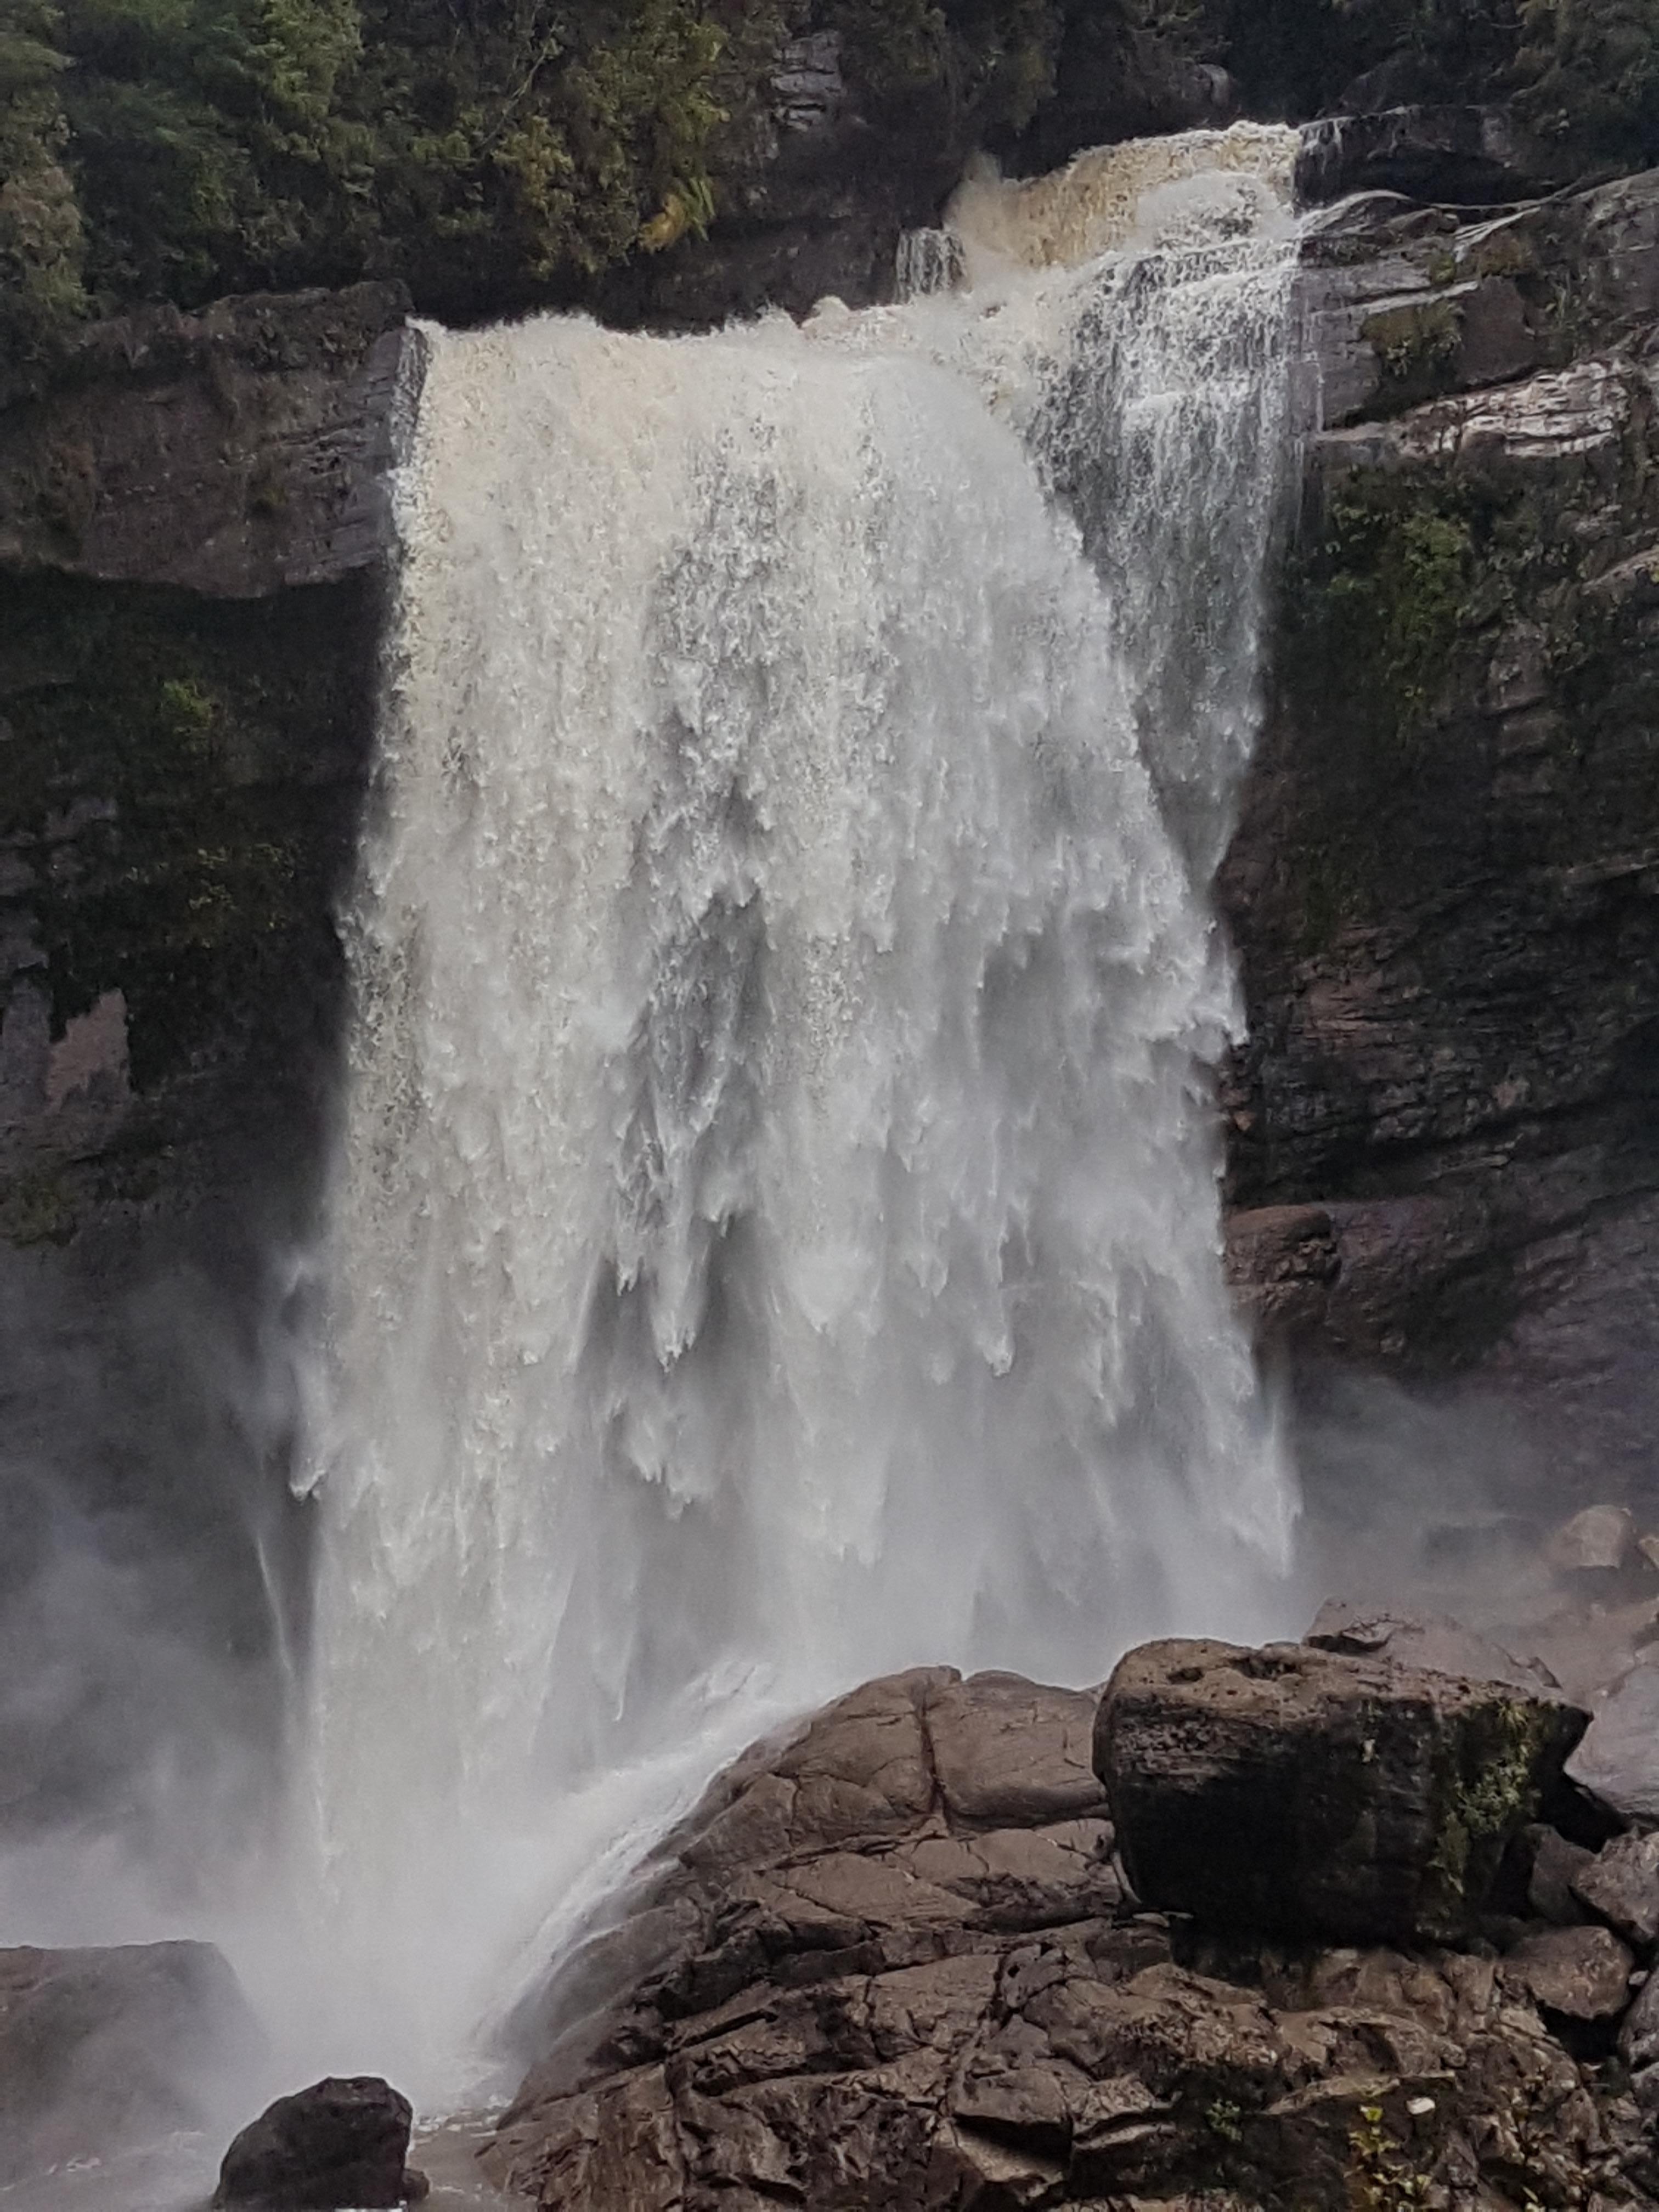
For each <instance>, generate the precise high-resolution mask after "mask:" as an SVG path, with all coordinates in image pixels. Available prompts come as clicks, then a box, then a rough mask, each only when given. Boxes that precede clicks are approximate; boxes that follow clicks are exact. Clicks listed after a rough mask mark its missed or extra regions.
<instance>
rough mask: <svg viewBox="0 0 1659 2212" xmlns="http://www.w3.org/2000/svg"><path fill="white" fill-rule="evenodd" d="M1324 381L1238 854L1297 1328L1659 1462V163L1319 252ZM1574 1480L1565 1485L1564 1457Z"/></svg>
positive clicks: (1397, 212)
mask: <svg viewBox="0 0 1659 2212" xmlns="http://www.w3.org/2000/svg"><path fill="white" fill-rule="evenodd" d="M1305 297H1306V301H1307V306H1308V313H1309V318H1310V322H1309V328H1310V343H1311V349H1312V352H1313V355H1314V357H1315V359H1316V362H1317V364H1318V368H1319V372H1320V377H1321V382H1322V393H1323V408H1322V422H1323V426H1324V427H1323V428H1322V430H1321V431H1320V432H1319V433H1318V434H1317V435H1315V436H1314V437H1313V438H1311V439H1310V441H1309V444H1308V448H1307V465H1306V473H1305V495H1304V517H1303V521H1302V526H1301V530H1300V532H1299V534H1298V537H1297V542H1296V544H1295V545H1294V546H1293V548H1292V550H1291V557H1290V560H1289V562H1288V566H1287V574H1286V579H1285V592H1284V598H1283V605H1282V616H1281V621H1280V625H1279V635H1278V638H1277V641H1276V656H1275V658H1276V665H1275V675H1274V684H1273V700H1272V706H1271V711H1270V714H1269V717H1268V722H1267V731H1266V733H1265V736H1264V740H1263V743H1262V745H1261V750H1260V752H1259V755H1258V757H1257V761H1256V763H1255V769H1254V771H1253V773H1252V776H1251V779H1250V782H1249V788H1248V791H1247V793H1246V796H1245V801H1244V807H1243V818H1242V820H1241V823H1240V825H1239V829H1238V833H1237V837H1236V839H1235V842H1234V844H1233V848H1232V850H1231V854H1230V855H1229V857H1228V860H1227V861H1226V864H1225V868H1224V870H1223V873H1222V878H1221V886H1220V889H1221V898H1222V904H1223V908H1224V910H1225V913H1226V915H1227V917H1228V920H1229V922H1230V924H1231V928H1232V931H1233V933H1234V937H1235V940H1236V942H1237V945H1238V947H1239V951H1240V956H1241V958H1242V960H1243V971H1244V980H1245V988H1246V994H1247V999H1248V1003H1249V1020H1250V1036H1249V1042H1248V1043H1247V1044H1246V1046H1245V1047H1244V1048H1243V1051H1242V1052H1241V1053H1240V1054H1239V1055H1238V1057H1237V1061H1236V1063H1235V1065H1234V1066H1233V1067H1232V1069H1231V1073H1230V1075H1229V1078H1228V1080H1227V1082H1226V1085H1225V1103H1226V1109H1227V1113H1228V1117H1229V1123H1230V1158H1229V1188H1230V1196H1231V1203H1232V1208H1233V1212H1232V1218H1231V1250H1232V1255H1233V1264H1234V1267H1235V1272H1236V1275H1237V1279H1238V1280H1239V1282H1240V1284H1241V1286H1242V1287H1243V1288H1244V1290H1245V1291H1246V1295H1247V1297H1249V1299H1250V1300H1251V1301H1252V1302H1253V1303H1254V1304H1255V1308H1256V1310H1257V1311H1258V1312H1259V1314H1260V1315H1261V1319H1262V1322H1263V1324H1264V1327H1265V1328H1266V1330H1267V1333H1268V1334H1269V1335H1270V1337H1273V1338H1274V1339H1276V1340H1279V1342H1280V1343H1282V1344H1286V1345H1289V1346H1293V1347H1294V1348H1295V1350H1296V1352H1297V1354H1298V1355H1299V1356H1301V1357H1302V1358H1304V1359H1305V1358H1307V1357H1308V1356H1309V1355H1310V1354H1312V1355H1315V1356H1317V1355H1318V1354H1320V1353H1324V1354H1328V1356H1329V1357H1330V1358H1334V1359H1339V1360H1351V1361H1360V1362H1364V1363H1370V1364H1376V1365H1380V1366H1383V1367H1385V1368H1389V1369H1392V1370H1396V1371H1405V1372H1408V1373H1413V1374H1417V1375H1425V1374H1441V1375H1443V1374H1445V1373H1447V1372H1449V1371H1452V1370H1457V1371H1462V1372H1464V1373H1468V1372H1470V1371H1472V1370H1473V1371H1477V1372H1479V1373H1481V1374H1483V1375H1485V1376H1488V1377H1490V1378H1491V1379H1492V1381H1493V1383H1502V1385H1503V1387H1504V1389H1508V1390H1510V1391H1513V1392H1516V1393H1518V1394H1520V1395H1521V1396H1522V1398H1523V1399H1524V1401H1525V1402H1526V1403H1527V1404H1528V1407H1529V1409H1530V1410H1531V1411H1532V1412H1533V1413H1534V1414H1535V1415H1536V1417H1537V1418H1538V1419H1540V1420H1541V1421H1543V1422H1545V1423H1546V1424H1547V1425H1548V1428H1549V1431H1550V1434H1551V1439H1552V1449H1553V1452H1554V1453H1555V1454H1556V1455H1557V1456H1558V1458H1559V1456H1560V1455H1565V1460H1566V1463H1567V1465H1568V1467H1569V1468H1571V1467H1574V1466H1576V1467H1577V1468H1578V1469H1580V1470H1581V1471H1582V1472H1583V1474H1585V1475H1586V1476H1589V1474H1590V1472H1591V1470H1592V1469H1594V1468H1595V1466H1596V1465H1597V1464H1598V1462H1600V1463H1601V1464H1603V1465H1605V1464H1606V1463H1607V1462H1608V1460H1609V1459H1612V1460H1613V1461H1616V1462H1617V1463H1618V1464H1619V1466H1620V1468H1621V1469H1622V1471H1623V1474H1624V1477H1625V1479H1626V1480H1629V1479H1631V1478H1632V1476H1634V1475H1636V1474H1638V1471H1639V1468H1640V1465H1641V1461H1642V1440H1643V1438H1644V1435H1645V1434H1646V1433H1647V1431H1649V1429H1650V1424H1651V1419H1652V1415H1653V1412H1654V1410H1655V1409H1654V1405H1653V1400H1652V1396H1651V1390H1652V1383H1651V1377H1650V1363H1649V1361H1648V1359H1647V1357H1646V1354H1645V1352H1644V1350H1643V1346H1644V1343H1645V1342H1648V1341H1650V1332H1651V1328H1652V1324H1653V1319H1654V1316H1653V1312H1652V1309H1651V1304H1650V1300H1651V1297H1652V1291H1651V1287H1650V1267H1649V1266H1648V1264H1647V1261H1646V1257H1645V1255H1646V1254H1647V1253H1648V1252H1649V1251H1650V1249H1651V1244H1650V1238H1651V1236H1652V1234H1653V1225H1654V1221H1655V1213H1654V1189H1655V1179H1654V1166H1655V1156H1654V1149H1653V1139H1652V1113H1651V1104H1650V1101H1651V1097H1652V1086H1653V1080H1654V1076H1653V1054H1654V1039H1655V1036H1656V1034H1659V1032H1656V1030H1655V1026H1654V1024H1655V1020H1656V1014H1659V1000H1656V980H1659V968H1656V960H1659V933H1656V920H1659V915H1656V908H1655V906H1654V890H1655V886H1656V876H1655V868H1656V862H1659V782H1656V778H1655V754H1654V750H1653V729H1654V715H1655V706H1656V698H1659V690H1656V686H1659V659H1656V647H1659V627H1656V612H1655V610H1656V606H1659V601H1656V599H1655V596H1654V594H1655V591H1656V586H1655V584H1654V580H1653V579H1654V575H1655V574H1656V572H1659V507H1656V503H1655V497H1654V491H1653V462H1654V459H1655V453H1656V447H1655V444H1654V438H1655V430H1654V400H1655V391H1656V383H1655V356H1654V351H1653V339H1654V336H1655V327H1656V319H1659V179H1656V178H1655V177H1654V176H1652V175H1651V174H1650V175H1647V176H1644V177H1640V178H1636V179H1625V180H1621V181H1620V182H1618V183H1615V184H1613V185H1607V186H1606V187H1603V188H1601V189H1598V190H1595V191H1589V192H1587V193H1582V194H1579V195H1576V196H1568V197H1565V198H1557V199H1554V200H1551V201H1547V202H1545V203H1543V204H1540V205H1538V206H1536V207H1534V208H1530V209H1528V210H1522V211H1521V212H1519V213H1516V214H1512V215H1507V216H1500V217H1498V218H1495V219H1483V220H1479V221H1475V222H1465V223H1459V222H1455V220H1454V219H1453V218H1452V217H1451V216H1449V215H1446V214H1443V213H1440V212H1437V211H1433V210H1418V209H1413V208H1411V207H1408V206H1406V205H1403V204H1399V203H1391V202H1389V201H1388V200H1386V199H1383V200H1375V201H1363V200H1362V201H1360V202H1357V203H1351V204H1349V206H1348V207H1347V208H1346V209H1345V210H1342V211H1341V212H1340V216H1339V218H1338V220H1336V221H1335V222H1334V223H1333V224H1332V225H1331V226H1330V227H1329V228H1327V229H1325V230H1324V231H1322V232H1321V233H1319V234H1316V236H1315V237H1314V238H1313V239H1312V240H1311V241H1310V248H1309V266H1308V270H1307V275H1306V284H1305ZM1569 1479H1570V1478H1569Z"/></svg>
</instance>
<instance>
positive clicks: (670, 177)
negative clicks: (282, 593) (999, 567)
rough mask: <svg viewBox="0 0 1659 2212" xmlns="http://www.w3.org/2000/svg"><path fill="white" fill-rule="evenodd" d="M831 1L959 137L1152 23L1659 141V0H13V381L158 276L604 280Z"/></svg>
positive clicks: (1196, 40) (1000, 122)
mask: <svg viewBox="0 0 1659 2212" xmlns="http://www.w3.org/2000/svg"><path fill="white" fill-rule="evenodd" d="M820 27H829V28H833V29H835V30H837V31H838V32H839V33H841V35H842V42H843V59H844V65H845V69H846V72H847V75H848V78H849V79H850V81H851V82H852V83H853V84H854V87H855V88H858V89H859V90H860V92H861V93H862V94H864V95H865V97H866V100H870V101H873V102H874V103H875V104H876V106H878V107H879V106H881V105H882V104H883V103H884V102H885V103H889V104H892V103H899V104H901V105H902V104H903V103H906V102H909V103H915V102H918V101H920V102H921V103H922V108H921V110H919V111H918V112H925V113H926V116H927V118H928V120H927V126H926V131H925V132H924V134H923V135H924V136H926V137H927V140H928V143H933V144H936V145H938V146H939V147H941V148H943V147H945V146H946V145H947V144H949V145H957V144H960V146H961V148H962V150H963V151H965V150H966V146H967V143H969V141H970V140H971V139H972V138H973V137H987V136H988V137H992V138H994V140H995V141H996V142H997V143H1000V144H1003V145H1004V146H1007V145H1009V144H1010V143H1013V142H1017V140H1018V133H1019V132H1020V131H1022V130H1023V129H1024V127H1025V125H1027V124H1028V123H1030V120H1031V118H1033V116H1034V115H1035V114H1036V111H1037V110H1038V108H1039V107H1040V106H1041V105H1042V102H1043V101H1044V100H1046V99H1047V98H1048V95H1049V94H1051V93H1052V91H1053V90H1054V65H1055V59H1056V57H1057V55H1058V54H1059V53H1060V51H1061V47H1062V44H1063V42H1064V41H1066V40H1068V39H1072V38H1073V37H1076V38H1079V39H1081V40H1082V44H1081V45H1080V46H1079V47H1078V49H1077V50H1078V52H1085V50H1086V51H1088V52H1097V53H1098V54H1100V55H1107V56H1109V55H1113V54H1116V55H1118V56H1119V57H1120V58H1121V56H1122V55H1123V54H1125V53H1127V51H1128V44H1127V43H1126V42H1132V40H1133V37H1134V36H1135V35H1137V34H1141V33H1151V34H1152V35H1153V36H1154V37H1156V38H1158V39H1159V40H1164V41H1165V42H1168V43H1172V44H1174V45H1175V46H1177V47H1179V48H1181V49H1182V50H1184V51H1185V52H1188V53H1190V54H1192V55H1194V56H1195V57H1198V58H1202V59H1206V60H1213V61H1220V62H1223V63H1225V64H1226V65H1227V66H1228V67H1230V68H1231V70H1233V71H1234V73H1235V75H1236V76H1237V78H1238V80H1239V82H1240V83H1241V85H1242V86H1243V90H1244V93H1245V95H1246V99H1247V101H1248V103H1249V106H1250V108H1251V110H1252V112H1258V113H1268V112H1279V113H1284V114H1286V115H1292V116H1296V115H1307V114H1310V113H1313V112H1316V111H1318V110H1319V109H1320V108H1321V107H1322V106H1326V105H1328V103H1329V102H1330V101H1331V100H1333V99H1334V97H1336V95H1337V94H1339V93H1340V91H1341V89H1342V88H1343V87H1344V86H1345V85H1346V84H1347V83H1348V82H1350V81H1351V80H1352V78H1353V77H1354V76H1356V75H1358V73H1360V72H1362V71H1364V70H1370V69H1374V68H1376V66H1377V65H1378V64H1383V63H1385V62H1386V63H1388V64H1389V67H1390V69H1391V70H1398V69H1401V68H1403V69H1404V70H1406V72H1407V78H1409V76H1410V73H1411V72H1412V71H1413V70H1416V71H1417V72H1418V75H1419V77H1420V79H1421V84H1420V86H1419V89H1420V90H1423V91H1425V92H1426V93H1427V94H1430V95H1431V96H1432V97H1435V98H1439V99H1458V98H1495V97H1506V96H1514V97H1516V100H1517V101H1518V103H1519V106H1520V107H1521V110H1522V113H1523V114H1524V116H1525V118H1527V119H1528V121H1529V122H1530V123H1531V124H1532V125H1533V126H1534V128H1535V129H1537V130H1539V131H1541V132H1544V133H1546V134H1547V135H1549V136H1551V137H1555V138H1558V139H1560V140H1563V141H1565V142H1568V143H1571V144H1572V145H1574V146H1576V147H1580V148H1582V149H1583V157H1584V159H1585V161H1587V162H1589V163H1595V162H1601V163H1602V164H1604V165H1610V164H1613V163H1617V162H1620V161H1625V162H1629V161H1635V160H1638V159H1643V158H1655V159H1659V0H1480V4H1478V5H1473V6H1471V5H1468V4H1467V0H0V376H4V375H5V374H12V375H14V376H15V374H16V373H17V371H18V369H19V368H20V367H21V368H25V369H27V368H28V367H29V365H30V364H32V363H35V362H41V361H43V360H46V359H49V358H50V356H51V355H52V350H53V349H54V347H55V346H56V345H57V344H58V343H59V341H60V340H61V339H62V337H63V336H64V333H65V332H66V331H69V330H70V329H72V328H73V326H74V325H75V324H76V321H77V320H78V319H80V318H82V316H84V315H86V314H88V313H102V312H111V311H113V310H115V309H118V308H120V307H125V306H127V305H130V304H131V303H133V302H135V301H174V302H176V303H178V304H179V305H181V306H185V307H191V306H196V305H199V304H200V303H201V302H203V301H206V300H208V299H210V298H212V297H215V296H216V295H220V294H222V293H225V292H228V291H238V290H249V289H264V288H273V289H283V288H288V287H293V286H296V285H303V284H333V283H345V282H349V281H351V280H353V279H355V278H357V277H360V276H401V277H403V278H404V279H405V280H406V281H407V282H408V283H409V284H410V288H411V289H412V290H413V292H414V294H415V297H416V303H417V305H419V306H420V307H422V308H424V309H427V310H428V311H430V312H433V313H440V314H445V315H449V316H452V317H456V318H461V319H465V317H467V316H469V315H472V314H477V313H484V312H501V311H502V310H504V309H510V308H512V307H515V306H524V305H527V304H530V303H532V301H538V300H543V301H544V300H550V299H561V298H563V299H568V298H572V297H574V296H576V295H578V293H579V291H580V287H581V285H582V284H583V283H585V282H586V281H588V280H589V279H591V278H592V276H594V275H595V274H596V273H597V272H599V271H600V270H604V269H605V268H607V267H609V266H611V264H614V263H616V262H617V260H619V259H620V258H624V257H626V256H627V255H629V254H630V253H633V252H659V251H663V250H665V249H666V248H669V247H671V246H674V245H675V244H676V243H678V241H679V240H682V239H684V238H685V237H686V236H687V235H688V234H690V235H695V234H700V233H702V231H704V230H706V229H707V228H708V225H709V224H710V223H711V222H713V221H714V219H715V217H716V216H718V215H719V214H720V212H721V210H722V208H723V206H724V205H725V204H726V192H727V190H728V183H727V180H729V179H732V177H733V176H735V175H736V173H738V171H739V170H740V169H741V167H742V165H743V163H744V161H745V160H747V159H749V158H750V157H751V156H752V154H753V151H754V149H755V146H756V144H757V126H758V125H759V123H760V120H761V117H762V113H763V110H764V109H765V107H766V106H767V105H768V102H769V98H770V91H769V80H770V77H771V76H772V73H773V71H774V70H775V64H776V59H777V56H778V53H779V50H780V48H781V45H782V43H783V41H784V40H786V39H787V38H788V37H790V36H792V35H794V34H796V33H799V32H802V31H805V30H808V29H812V28H820ZM1102 40H1103V41H1104V43H1101V42H1102ZM1091 41H1092V42H1093V43H1092V44H1091ZM1402 82H1404V80H1402ZM1401 96H1405V97H1409V96H1412V95H1411V94H1410V93H1409V92H1406V93H1402V94H1401ZM903 127H904V125H903V120H902V118H899V119H898V121H897V122H896V128H900V129H902V128H903Z"/></svg>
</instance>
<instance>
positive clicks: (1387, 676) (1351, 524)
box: [1316, 482, 1475, 743]
mask: <svg viewBox="0 0 1659 2212" xmlns="http://www.w3.org/2000/svg"><path fill="white" fill-rule="evenodd" d="M1325 559H1326V568H1325V573H1324V574H1323V577H1322V581H1321V584H1320V586H1318V589H1319V591H1320V592H1321V594H1322V601H1323V604H1322V606H1321V608H1320V609H1319V611H1318V615H1317V617H1316V619H1317V620H1318V622H1319V623H1320V624H1321V626H1322V628H1324V629H1326V630H1327V631H1328V632H1330V633H1333V634H1334V635H1332V638H1331V642H1332V643H1334V644H1335V643H1338V642H1339V641H1340V650H1341V651H1342V652H1343V653H1344V655H1345V656H1346V658H1347V659H1348V661H1349V665H1350V667H1351V668H1352V669H1354V670H1355V671H1356V672H1358V671H1364V697H1365V699H1366V700H1367V701H1368V702H1369V704H1368V707H1367V710H1366V711H1367V718H1368V720H1370V724H1371V726H1372V727H1373V729H1374V730H1375V731H1376V732H1377V733H1379V734H1386V735H1387V736H1389V737H1390V738H1392V739H1394V740H1395V742H1396V743H1405V742H1407V740H1408V739H1409V738H1411V737H1412V736H1413V735H1414V734H1415V733H1416V732H1419V729H1420V726H1421V725H1422V723H1423V721H1424V719H1425V715H1426V714H1427V712H1428V709H1429V708H1430V706H1431V702H1432V697H1433V694H1434V692H1435V690H1436V689H1437V688H1438V687H1439V686H1440V685H1441V684H1443V682H1444V680H1445V678H1446V674H1447V671H1448V668H1449V664H1450V661H1451V659H1452V657H1453V656H1454V654H1455V650H1456V647H1457V643H1458V639H1459V635H1460V633H1461V631H1462V629H1463V627H1464V624H1465V622H1466V620H1467V618H1468V607H1469V599H1470V592H1471V587H1472V584H1473V581H1474V567H1475V557H1474V532H1473V529H1472V526H1471V523H1470V520H1469V518H1468V514H1467V513H1464V512H1462V511H1461V509H1460V507H1459V505H1458V503H1457V502H1456V501H1455V499H1434V498H1429V497H1425V496H1424V494H1423V492H1422V489H1420V488H1419V487H1410V488H1407V487H1398V488H1397V487H1396V486H1395V485H1393V484H1390V483H1386V482H1364V483H1358V484H1356V485H1353V486H1352V487H1348V488H1345V489H1344V490H1343V491H1342V492H1341V493H1340V494H1339V495H1338V496H1337V498H1336V499H1335V501H1334V502H1333V504H1332V507H1331V512H1330V517H1329V521H1328V531H1327V538H1326V544H1325Z"/></svg>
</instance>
